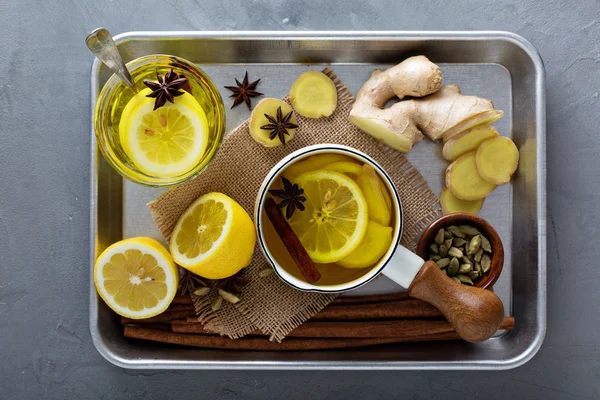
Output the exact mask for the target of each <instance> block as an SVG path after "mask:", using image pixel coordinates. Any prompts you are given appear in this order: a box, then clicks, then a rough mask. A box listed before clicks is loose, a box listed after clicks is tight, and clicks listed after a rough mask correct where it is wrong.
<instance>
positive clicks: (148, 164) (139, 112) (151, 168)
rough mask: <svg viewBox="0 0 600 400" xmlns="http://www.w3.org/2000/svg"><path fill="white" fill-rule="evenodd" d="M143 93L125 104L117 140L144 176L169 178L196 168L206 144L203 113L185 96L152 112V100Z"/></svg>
mask: <svg viewBox="0 0 600 400" xmlns="http://www.w3.org/2000/svg"><path fill="white" fill-rule="evenodd" d="M150 93H151V90H150V89H144V90H142V91H140V92H139V93H137V94H136V95H135V96H133V97H132V98H131V100H129V102H128V103H127V105H126V106H125V108H124V109H123V113H122V115H121V121H120V123H119V140H120V141H121V145H122V147H123V150H124V151H125V153H126V154H127V156H128V157H129V158H130V159H131V160H132V162H133V163H134V164H135V165H136V167H137V168H139V169H140V170H141V171H142V172H144V173H145V174H148V175H151V176H157V177H172V176H179V175H182V174H185V173H186V172H189V171H190V170H192V169H193V168H194V167H195V166H197V165H198V164H199V162H200V160H201V159H202V156H203V155H204V152H205V151H206V147H207V144H208V122H207V119H206V113H205V112H204V110H203V109H202V107H201V106H200V104H199V103H198V102H197V101H196V99H195V98H194V97H193V96H192V95H191V94H189V93H188V92H183V94H182V95H181V96H178V97H176V98H175V102H174V103H167V104H165V105H164V106H162V107H160V108H159V109H157V110H153V108H154V101H155V99H153V98H150V97H146V96H147V95H148V94H150Z"/></svg>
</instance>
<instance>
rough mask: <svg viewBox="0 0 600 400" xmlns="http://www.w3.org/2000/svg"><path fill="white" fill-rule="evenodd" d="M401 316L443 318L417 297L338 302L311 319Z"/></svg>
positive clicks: (362, 318) (337, 319) (338, 319)
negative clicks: (377, 301) (396, 299)
mask: <svg viewBox="0 0 600 400" xmlns="http://www.w3.org/2000/svg"><path fill="white" fill-rule="evenodd" d="M402 318H443V315H442V313H441V312H440V311H439V310H438V309H437V308H435V307H434V306H432V305H431V304H429V303H426V302H424V301H422V300H417V299H407V300H398V301H388V302H384V303H368V304H340V305H333V306H328V307H325V308H324V309H322V310H321V311H320V312H318V313H317V314H315V315H313V316H312V318H311V320H314V321H322V320H330V321H343V320H356V321H365V320H376V319H402Z"/></svg>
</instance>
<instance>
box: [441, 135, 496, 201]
mask: <svg viewBox="0 0 600 400" xmlns="http://www.w3.org/2000/svg"><path fill="white" fill-rule="evenodd" d="M491 140H495V139H491ZM446 187H448V189H450V191H451V192H452V194H454V195H455V196H456V197H458V198H459V199H461V200H479V199H483V198H484V197H485V196H487V195H488V194H490V193H492V192H493V191H494V189H496V185H494V184H492V183H490V182H488V181H486V180H484V179H483V178H482V177H481V176H480V175H479V172H478V171H477V164H476V162H475V152H474V151H472V152H470V153H467V154H465V155H463V156H461V157H459V158H458V159H457V160H456V161H454V162H453V163H452V164H450V165H449V166H448V168H447V169H446Z"/></svg>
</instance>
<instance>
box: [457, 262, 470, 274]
mask: <svg viewBox="0 0 600 400" xmlns="http://www.w3.org/2000/svg"><path fill="white" fill-rule="evenodd" d="M472 267H473V266H472V265H471V264H460V266H459V267H458V273H459V274H466V273H467V272H471V268H472Z"/></svg>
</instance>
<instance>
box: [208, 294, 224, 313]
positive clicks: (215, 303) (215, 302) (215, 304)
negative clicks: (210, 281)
mask: <svg viewBox="0 0 600 400" xmlns="http://www.w3.org/2000/svg"><path fill="white" fill-rule="evenodd" d="M222 304H223V298H222V297H221V296H219V295H216V296H215V297H214V299H212V301H211V302H210V309H211V310H213V311H217V310H218V309H219V308H221V305H222Z"/></svg>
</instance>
